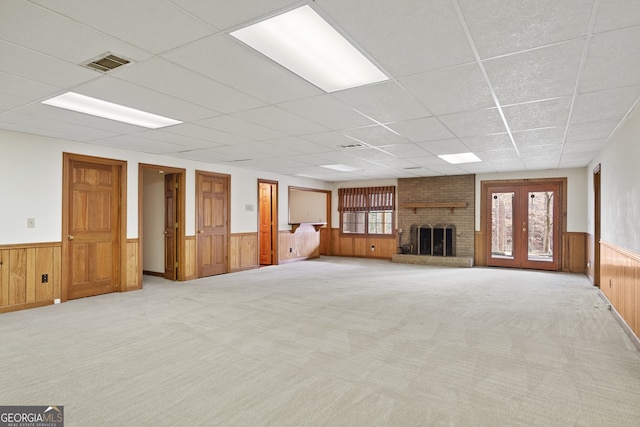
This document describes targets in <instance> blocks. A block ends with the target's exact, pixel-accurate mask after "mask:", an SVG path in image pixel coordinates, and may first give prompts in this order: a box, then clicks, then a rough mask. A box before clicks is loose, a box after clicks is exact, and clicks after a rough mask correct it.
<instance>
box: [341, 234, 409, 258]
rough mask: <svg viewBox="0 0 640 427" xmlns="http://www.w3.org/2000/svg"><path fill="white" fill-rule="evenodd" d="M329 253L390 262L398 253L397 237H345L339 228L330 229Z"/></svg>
mask: <svg viewBox="0 0 640 427" xmlns="http://www.w3.org/2000/svg"><path fill="white" fill-rule="evenodd" d="M372 248H373V249H372ZM331 253H332V254H333V255H335V256H345V257H359V258H378V259H389V260H390V259H391V258H392V257H393V255H395V254H396V253H398V237H397V236H395V235H394V236H389V237H368V236H347V235H341V234H340V229H339V228H332V229H331Z"/></svg>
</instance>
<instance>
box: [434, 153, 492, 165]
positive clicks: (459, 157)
mask: <svg viewBox="0 0 640 427" xmlns="http://www.w3.org/2000/svg"><path fill="white" fill-rule="evenodd" d="M438 157H440V158H441V159H442V160H444V161H446V162H449V163H451V164H452V165H457V164H460V163H474V162H481V161H482V160H480V159H479V158H478V156H476V155H475V154H473V153H458V154H442V155H440V156H438Z"/></svg>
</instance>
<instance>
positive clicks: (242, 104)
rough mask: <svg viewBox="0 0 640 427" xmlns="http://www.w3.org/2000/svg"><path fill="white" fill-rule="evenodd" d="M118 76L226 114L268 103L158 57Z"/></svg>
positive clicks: (123, 71)
mask: <svg viewBox="0 0 640 427" xmlns="http://www.w3.org/2000/svg"><path fill="white" fill-rule="evenodd" d="M116 77H117V78H118V79H122V80H126V81H128V82H131V83H134V84H137V85H140V86H143V87H146V88H149V89H153V90H156V91H158V92H162V93H166V94H168V95H171V96H173V97H176V98H179V99H183V100H188V102H191V103H194V104H197V105H200V106H202V107H205V108H208V109H211V110H214V111H219V112H221V113H225V114H228V113H233V112H236V111H240V110H246V109H249V108H256V107H260V106H263V105H264V102H262V101H260V100H259V99H257V98H254V97H252V96H249V95H247V94H245V93H243V92H240V91H238V90H237V89H234V88H231V87H229V86H226V85H223V84H222V83H219V82H217V81H214V80H211V79H208V78H206V77H204V76H202V75H200V74H197V73H194V72H193V71H189V70H187V69H185V68H182V67H179V66H177V65H175V64H173V63H171V62H168V61H164V60H162V59H158V58H154V59H150V60H148V61H145V62H142V63H139V64H134V65H133V66H129V67H126V68H124V69H122V71H121V72H119V73H118V74H117V76H116ZM168 81H170V82H171V84H170V85H168V84H167V82H168Z"/></svg>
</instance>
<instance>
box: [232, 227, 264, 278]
mask: <svg viewBox="0 0 640 427" xmlns="http://www.w3.org/2000/svg"><path fill="white" fill-rule="evenodd" d="M258 267H259V264H258V233H233V234H231V236H229V271H230V272H232V273H233V272H236V271H242V270H251V269H252V268H258Z"/></svg>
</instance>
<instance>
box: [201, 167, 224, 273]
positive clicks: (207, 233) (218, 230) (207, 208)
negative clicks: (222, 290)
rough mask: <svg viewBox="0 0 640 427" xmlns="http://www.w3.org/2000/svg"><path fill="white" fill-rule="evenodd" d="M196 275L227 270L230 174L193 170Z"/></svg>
mask: <svg viewBox="0 0 640 427" xmlns="http://www.w3.org/2000/svg"><path fill="white" fill-rule="evenodd" d="M196 211H197V214H196V236H197V237H196V252H197V255H196V258H197V273H198V277H205V276H214V275H217V274H223V273H227V271H228V268H227V260H228V254H227V250H228V232H229V177H228V175H219V174H212V173H206V172H200V171H197V172H196Z"/></svg>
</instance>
